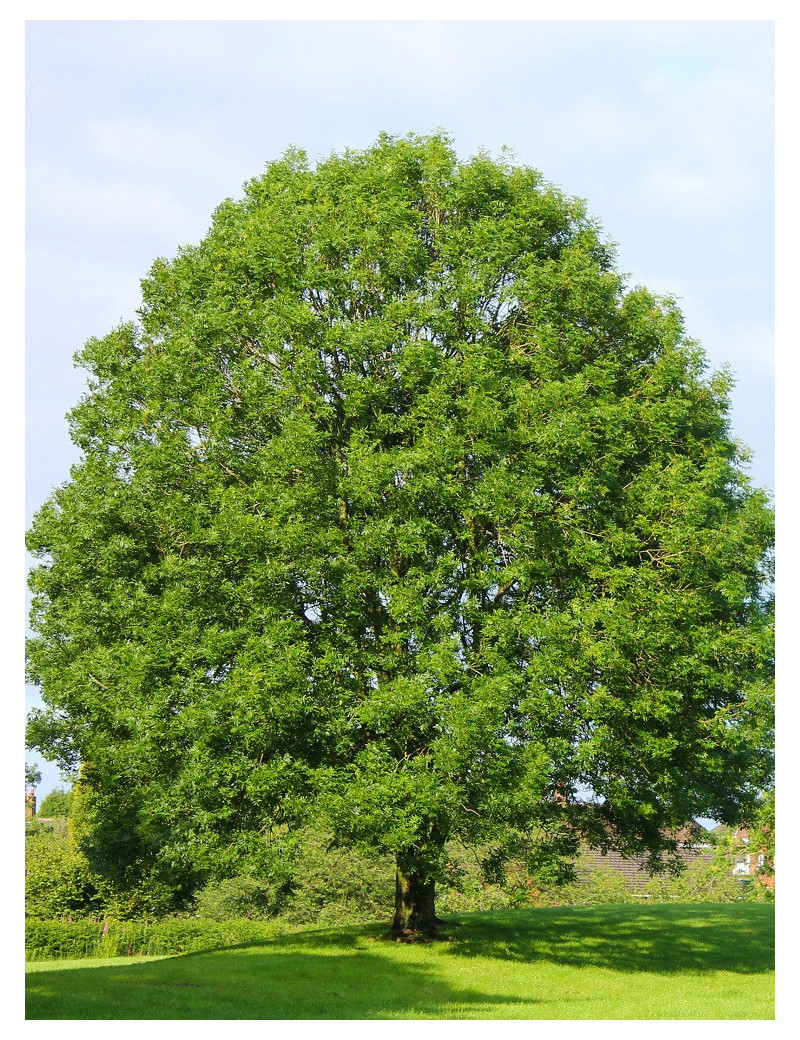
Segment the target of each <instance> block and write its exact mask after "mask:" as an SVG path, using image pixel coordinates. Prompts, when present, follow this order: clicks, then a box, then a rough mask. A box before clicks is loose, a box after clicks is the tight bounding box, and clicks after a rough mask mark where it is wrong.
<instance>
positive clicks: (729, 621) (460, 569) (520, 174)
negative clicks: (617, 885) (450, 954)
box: [28, 135, 772, 935]
mask: <svg viewBox="0 0 800 1040" xmlns="http://www.w3.org/2000/svg"><path fill="white" fill-rule="evenodd" d="M78 360H79V363H80V364H81V365H83V366H84V367H85V368H86V369H87V370H88V372H89V373H90V383H89V389H88V392H87V394H86V395H85V396H84V398H83V399H82V401H81V402H80V403H79V404H78V406H77V407H76V408H75V409H74V411H73V412H72V413H71V418H70V421H71V431H72V437H73V439H74V441H75V443H76V444H77V445H78V446H79V448H80V449H81V451H82V461H81V462H80V463H79V464H78V465H77V466H76V467H75V468H74V469H73V471H72V474H71V478H70V480H69V482H68V483H67V484H65V485H64V486H63V487H61V488H59V489H58V490H56V491H55V493H54V494H53V496H52V498H51V499H50V501H49V502H48V503H47V504H46V505H44V506H43V507H42V509H41V510H40V511H39V513H38V515H37V516H36V519H35V521H34V524H33V526H32V529H31V531H30V533H29V543H28V544H29V548H30V550H31V552H33V553H34V554H35V555H36V556H37V557H38V558H39V559H40V560H41V561H42V562H41V564H40V566H38V568H36V569H35V570H34V571H33V573H32V577H31V584H32V588H33V593H34V607H33V621H32V624H33V629H34V632H35V638H33V640H32V641H31V645H30V652H29V660H30V673H31V677H32V679H33V681H34V682H36V683H38V684H39V685H40V686H41V689H42V696H43V699H44V702H45V705H46V708H45V709H44V710H43V711H40V712H36V713H34V715H33V717H32V719H31V721H30V741H31V744H32V746H34V747H38V748H39V749H40V750H41V751H42V752H43V753H45V754H46V755H48V756H50V757H54V758H56V759H57V760H58V761H59V762H60V763H61V765H62V766H63V767H72V768H76V767H77V766H78V765H79V764H80V767H81V785H80V786H81V788H82V790H83V794H82V803H81V804H82V806H83V808H82V813H83V818H84V820H85V821H86V820H89V821H90V822H91V823H92V826H90V827H89V832H90V833H93V834H95V846H96V851H98V850H99V851H100V852H104V854H105V855H106V857H107V858H109V857H110V858H111V859H113V860H114V864H115V868H116V869H119V870H120V871H122V874H123V875H124V874H125V871H130V870H133V869H134V868H135V866H136V864H140V863H145V862H146V863H148V864H150V867H149V868H148V869H160V870H161V871H162V873H164V874H165V875H166V874H169V876H171V877H173V878H177V879H183V880H182V882H181V883H183V884H185V885H187V886H190V885H191V884H192V883H193V879H197V878H198V877H202V876H208V875H211V874H214V873H217V874H224V873H225V872H228V873H231V872H234V871H236V870H238V871H251V872H257V871H258V870H269V869H272V868H271V867H270V864H271V863H273V865H274V856H275V850H276V849H278V848H279V847H280V846H281V842H282V841H283V840H284V838H283V836H284V835H285V834H286V832H287V831H289V830H291V828H292V827H293V826H295V825H296V824H298V823H299V822H302V820H303V819H305V818H307V817H308V814H309V813H313V814H314V815H315V816H316V817H319V818H322V819H324V820H326V821H327V825H328V826H329V827H330V828H331V830H332V832H333V834H334V835H335V838H336V839H337V840H338V841H341V842H351V843H356V845H358V846H361V847H365V848H372V849H374V850H376V851H379V852H381V853H386V852H389V853H391V854H393V856H394V857H395V858H396V863H397V899H396V907H395V917H394V922H393V929H394V931H395V932H397V933H398V934H410V935H414V934H417V933H423V934H430V933H433V932H435V930H436V916H435V908H434V889H435V884H436V882H437V880H440V879H441V877H442V876H443V874H442V872H443V870H444V869H445V864H444V853H443V849H444V846H445V843H446V842H447V841H448V840H450V839H455V838H460V839H462V840H463V841H465V842H470V843H475V844H480V845H481V846H483V847H487V848H494V849H495V850H496V857H497V859H502V857H503V855H504V854H505V853H506V852H507V851H508V849H509V848H510V846H509V845H508V840H510V837H509V836H516V838H517V839H521V838H526V837H527V838H533V839H535V840H533V841H532V845H531V848H532V849H534V850H535V854H536V855H537V856H538V857H539V860H540V865H541V864H542V863H544V862H545V861H547V862H551V865H552V864H555V865H556V866H557V865H558V863H559V862H561V861H562V860H563V859H564V858H565V857H566V858H568V857H569V855H570V854H571V853H572V851H573V850H574V847H575V843H576V842H577V840H578V839H579V838H581V837H583V838H586V839H588V840H589V841H590V842H591V843H593V844H594V845H600V846H603V845H607V844H608V843H609V842H611V843H613V844H615V845H616V846H617V847H619V848H620V849H622V850H623V851H627V852H631V853H633V852H641V851H647V852H649V853H650V854H651V855H652V857H653V861H654V862H656V861H658V859H659V857H660V856H661V855H662V854H663V853H664V852H665V851H667V852H668V851H669V849H670V847H671V845H670V838H669V832H670V830H671V829H674V828H675V827H677V826H679V825H681V824H683V823H684V822H685V821H686V819H688V818H689V817H691V816H693V815H706V816H711V817H715V818H717V819H719V820H727V821H731V822H735V821H737V820H738V819H740V818H741V816H742V815H743V813H744V812H745V811H746V809H747V807H748V806H749V805H750V803H751V801H752V798H753V795H754V792H755V791H757V789H758V788H759V785H761V784H763V783H764V782H765V778H766V776H767V774H768V773H769V770H770V757H769V751H768V744H769V742H768V740H767V739H766V729H767V728H768V727H767V723H766V712H767V710H768V705H769V695H768V689H769V686H768V684H769V679H770V663H771V649H770V646H771V643H770V624H769V601H768V594H767V593H768V590H769V581H770V572H769V558H770V557H769V552H770V544H771V526H772V518H771V512H770V509H769V504H768V501H767V499H766V497H765V495H764V494H763V493H761V492H759V491H757V490H753V489H752V488H751V487H750V486H749V483H748V479H747V477H746V476H745V475H744V465H743V460H742V456H741V450H740V448H739V447H737V445H736V444H735V443H734V442H733V441H732V439H731V435H730V430H729V421H728V398H727V395H728V390H729V380H728V379H727V377H726V376H724V375H713V376H710V377H709V376H707V374H706V363H705V359H704V356H703V353H702V351H701V350H700V348H699V347H698V346H697V345H696V344H695V343H693V342H692V341H691V340H689V339H687V338H686V336H685V334H684V328H683V322H682V318H681V315H680V313H679V311H678V310H677V308H676V307H675V305H674V304H673V303H672V302H671V301H669V300H665V299H660V298H657V297H655V296H653V295H652V294H651V293H649V292H647V291H646V290H644V289H642V288H628V287H627V286H626V284H625V281H624V279H623V277H622V276H621V275H620V274H619V273H618V271H617V270H616V269H615V265H614V254H613V250H612V249H611V248H610V247H609V246H608V245H607V244H605V243H604V242H603V240H602V238H601V237H600V234H599V232H598V229H597V227H596V225H595V223H594V222H593V221H592V220H590V219H589V218H588V217H587V215H586V212H585V209H584V206H583V205H582V204H581V203H580V202H578V201H575V200H574V199H570V198H568V197H566V196H564V195H563V194H562V193H561V192H560V191H558V190H557V189H556V188H554V187H553V186H551V185H549V184H547V183H546V182H544V181H543V180H542V178H541V176H540V175H539V174H538V173H537V172H536V171H534V170H532V169H529V168H524V167H520V166H516V165H513V164H512V163H510V162H507V161H505V160H501V161H495V160H492V159H490V158H489V157H487V156H485V155H479V156H477V157H475V158H473V159H471V160H469V161H459V160H458V159H457V158H456V156H455V154H454V152H453V150H452V148H451V146H450V143H449V141H448V140H447V139H446V138H445V137H444V136H442V135H436V136H432V137H414V136H409V137H408V138H403V139H394V138H390V137H388V136H385V135H384V136H381V138H380V139H379V140H378V142H377V143H376V144H375V146H374V147H372V148H369V149H367V150H366V151H358V152H356V151H347V152H345V153H344V154H343V155H340V156H333V157H331V158H330V159H328V160H326V161H324V162H320V163H319V164H318V165H317V166H316V168H311V167H310V166H309V164H308V162H307V160H306V157H305V155H304V154H303V153H302V152H299V151H291V152H290V153H288V154H287V155H286V156H285V157H284V158H283V159H281V160H280V161H277V162H273V163H270V164H269V165H268V166H267V168H266V171H265V172H264V174H263V175H262V176H260V177H258V178H256V179H255V180H253V181H252V182H250V183H249V184H247V185H246V186H245V191H244V197H243V198H242V200H241V201H239V202H233V201H226V202H224V203H223V204H222V205H221V206H220V207H219V208H218V209H217V211H216V212H215V214H214V218H213V223H212V225H211V228H210V230H209V232H208V234H207V236H206V237H205V239H204V240H203V241H202V242H201V243H200V244H199V245H197V246H192V247H185V248H182V249H181V250H180V251H179V252H178V254H177V256H176V257H175V258H174V259H173V260H171V261H167V260H158V261H156V262H155V263H154V265H153V267H152V269H151V271H150V273H149V276H148V277H147V278H146V279H145V280H144V282H143V283H142V307H141V310H140V312H139V322H138V324H125V325H123V326H121V327H119V328H116V329H114V330H113V331H112V332H110V333H109V334H108V335H107V336H105V337H104V338H102V339H93V340H90V341H89V342H88V343H87V344H86V346H85V347H84V349H83V351H82V352H81V353H80V354H79V355H78ZM92 821H93V822H92ZM504 843H505V844H504ZM270 857H273V859H271V858H270ZM153 864H155V866H153Z"/></svg>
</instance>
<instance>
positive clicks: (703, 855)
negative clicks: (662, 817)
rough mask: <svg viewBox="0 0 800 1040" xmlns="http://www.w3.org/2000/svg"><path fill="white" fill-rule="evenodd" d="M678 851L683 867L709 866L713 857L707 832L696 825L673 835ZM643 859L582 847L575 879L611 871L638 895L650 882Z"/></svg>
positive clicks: (628, 889)
mask: <svg viewBox="0 0 800 1040" xmlns="http://www.w3.org/2000/svg"><path fill="white" fill-rule="evenodd" d="M674 837H675V839H676V841H677V842H678V848H677V850H676V852H675V855H676V856H677V858H678V859H680V860H682V861H683V862H684V863H685V864H686V866H689V864H690V863H695V862H698V861H700V862H706V863H710V862H711V860H712V857H713V851H712V849H713V846H712V841H711V839H710V836H709V833H708V831H706V830H705V828H703V827H701V826H700V825H699V824H697V823H694V822H692V823H689V824H686V826H685V827H682V828H681V829H680V830H679V831H678V832H677V833H676V834H675V835H674ZM646 864H647V860H646V857H644V856H630V857H626V856H623V855H622V853H620V852H617V851H615V850H613V849H610V850H609V851H608V852H605V853H604V852H600V851H598V850H597V849H590V848H584V849H583V850H582V852H581V856H580V858H579V860H578V861H577V862H576V864H575V866H576V871H577V874H578V879H579V880H580V879H581V876H582V875H583V876H584V877H585V876H586V875H587V874H588V873H591V872H593V871H596V870H601V871H613V872H614V874H615V875H618V876H619V877H620V878H621V879H622V880H623V882H624V886H625V889H626V890H627V891H628V892H631V893H633V894H637V893H641V892H643V890H644V889H645V887H646V886H647V884H648V883H649V882H650V881H651V880H652V875H651V874H650V872H649V871H648V870H647V865H646Z"/></svg>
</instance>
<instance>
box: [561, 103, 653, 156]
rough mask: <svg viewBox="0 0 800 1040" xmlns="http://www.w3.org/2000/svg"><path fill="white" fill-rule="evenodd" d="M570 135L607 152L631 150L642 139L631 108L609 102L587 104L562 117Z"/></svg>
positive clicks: (639, 122) (638, 120) (641, 131)
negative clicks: (623, 149)
mask: <svg viewBox="0 0 800 1040" xmlns="http://www.w3.org/2000/svg"><path fill="white" fill-rule="evenodd" d="M565 120H566V122H567V123H568V125H569V127H570V132H571V133H573V134H575V135H576V136H578V137H580V138H581V139H582V140H583V141H584V142H588V143H591V144H592V145H599V146H601V147H603V148H607V149H611V148H614V149H618V148H625V147H630V146H633V145H635V144H636V142H637V141H638V140H639V139H640V138H641V137H642V133H643V126H642V122H641V120H640V119H639V118H635V117H634V116H633V115H632V114H631V109H630V108H627V109H626V108H624V107H623V106H622V105H620V104H615V103H612V102H608V101H587V102H585V103H582V104H580V105H577V106H576V107H575V108H574V109H573V110H572V111H571V112H569V113H567V115H566V117H565Z"/></svg>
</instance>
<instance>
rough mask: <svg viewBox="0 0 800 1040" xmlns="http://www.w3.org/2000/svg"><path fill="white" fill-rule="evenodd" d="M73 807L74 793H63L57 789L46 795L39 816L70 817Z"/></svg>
mask: <svg viewBox="0 0 800 1040" xmlns="http://www.w3.org/2000/svg"><path fill="white" fill-rule="evenodd" d="M71 806H72V791H63V790H61V788H56V789H55V791H51V792H50V793H49V794H48V795H45V797H44V799H43V800H42V803H41V805H40V806H39V815H40V816H45V817H51V816H69V814H70V810H71Z"/></svg>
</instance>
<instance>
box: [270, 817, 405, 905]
mask: <svg viewBox="0 0 800 1040" xmlns="http://www.w3.org/2000/svg"><path fill="white" fill-rule="evenodd" d="M394 886H395V869H394V863H393V861H392V860H391V858H390V857H388V856H386V857H382V858H380V859H378V858H374V857H371V856H366V855H364V854H362V853H359V852H358V851H357V850H355V849H350V848H348V849H340V848H335V847H332V846H331V845H330V843H329V839H328V836H327V835H325V834H324V833H323V832H321V831H315V830H307V831H305V832H304V834H303V836H302V840H301V842H300V844H299V847H298V849H297V853H296V860H295V865H294V868H293V872H292V880H291V883H290V886H289V894H288V898H287V900H286V903H285V906H284V908H283V911H282V916H283V917H285V918H286V920H288V921H291V922H294V923H297V924H303V923H307V922H313V921H320V922H324V923H325V924H337V923H345V922H350V921H352V922H355V921H363V922H368V921H375V920H387V919H388V917H389V915H390V913H391V912H392V910H393V908H394Z"/></svg>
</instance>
